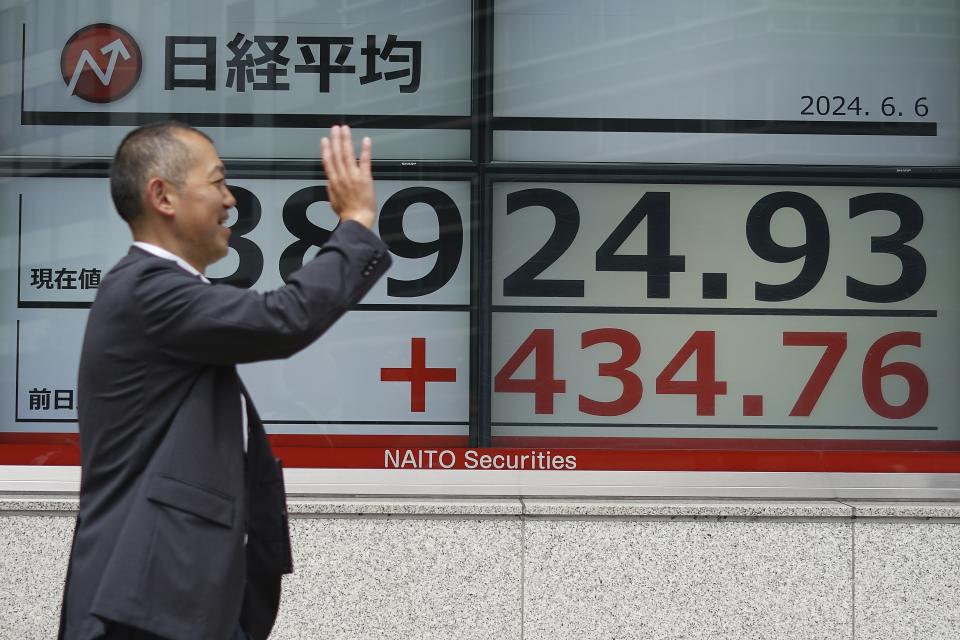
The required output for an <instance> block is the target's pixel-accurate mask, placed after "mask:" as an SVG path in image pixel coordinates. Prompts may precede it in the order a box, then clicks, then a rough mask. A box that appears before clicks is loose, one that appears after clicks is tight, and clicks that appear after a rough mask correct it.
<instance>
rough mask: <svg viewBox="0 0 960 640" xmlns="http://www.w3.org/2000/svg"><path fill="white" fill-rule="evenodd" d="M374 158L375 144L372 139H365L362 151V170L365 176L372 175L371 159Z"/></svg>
mask: <svg viewBox="0 0 960 640" xmlns="http://www.w3.org/2000/svg"><path fill="white" fill-rule="evenodd" d="M372 158H373V142H371V140H370V138H364V139H363V146H362V148H361V149H360V170H361V171H362V172H363V175H365V176H369V175H371V166H370V165H371V159H372Z"/></svg>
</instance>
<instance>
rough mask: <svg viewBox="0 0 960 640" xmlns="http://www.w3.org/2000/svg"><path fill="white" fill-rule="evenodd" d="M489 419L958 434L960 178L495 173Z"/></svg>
mask: <svg viewBox="0 0 960 640" xmlns="http://www.w3.org/2000/svg"><path fill="white" fill-rule="evenodd" d="M493 198H494V210H493V215H494V219H493V256H492V264H493V305H494V306H493V330H492V345H493V354H492V374H493V385H492V388H493V399H492V423H493V435H494V437H497V436H498V435H526V436H553V437H558V436H592V437H606V436H619V437H623V436H630V437H654V438H664V437H667V438H671V437H673V438H690V437H697V438H713V437H723V438H765V439H766V438H807V439H811V438H812V439H853V440H884V439H890V440H960V422H958V420H957V415H958V413H960V401H958V399H957V394H956V391H955V387H956V380H957V379H960V343H958V339H957V335H958V332H960V304H958V302H960V301H958V296H957V284H956V283H957V280H958V276H960V260H958V258H957V252H956V244H957V239H958V238H960V216H958V215H957V212H958V211H960V192H958V191H957V190H955V189H937V188H909V187H896V188H895V187H851V186H795V185H793V186H791V185H764V186H752V185H669V184H666V185H662V184H650V185H645V184H602V185H601V184H558V183H500V184H497V185H495V187H494V189H493Z"/></svg>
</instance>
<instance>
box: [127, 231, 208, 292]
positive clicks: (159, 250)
mask: <svg viewBox="0 0 960 640" xmlns="http://www.w3.org/2000/svg"><path fill="white" fill-rule="evenodd" d="M133 246H135V247H138V248H140V249H143V250H144V251H146V252H147V253H151V254H153V255H155V256H157V257H158V258H163V259H164V260H172V261H173V262H176V263H177V265H178V266H179V267H180V268H181V269H183V270H184V271H186V272H187V273H189V274H190V275H194V276H199V277H200V279H201V280H203V281H204V282H206V283H207V284H210V281H209V280H207V278H206V276H204V275H203V274H202V273H200V272H199V271H197V270H196V269H194V268H193V265H192V264H190V263H189V262H187V261H186V260H184V259H183V258H181V257H180V256H178V255H177V254H175V253H171V252H169V251H167V250H166V249H164V248H163V247H158V246H157V245H155V244H150V243H149V242H143V241H140V240H137V241H136V242H134V243H133Z"/></svg>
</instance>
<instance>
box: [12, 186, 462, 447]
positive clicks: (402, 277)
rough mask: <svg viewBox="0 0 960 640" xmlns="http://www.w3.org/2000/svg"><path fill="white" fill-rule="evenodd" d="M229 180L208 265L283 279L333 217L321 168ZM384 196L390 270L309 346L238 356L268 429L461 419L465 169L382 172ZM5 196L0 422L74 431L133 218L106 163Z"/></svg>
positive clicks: (404, 427) (418, 426)
mask: <svg viewBox="0 0 960 640" xmlns="http://www.w3.org/2000/svg"><path fill="white" fill-rule="evenodd" d="M231 188H232V189H234V191H235V193H238V194H240V195H239V197H238V200H239V201H240V202H239V210H238V211H234V212H233V214H232V217H231V220H230V221H229V224H230V225H231V226H232V228H233V233H232V234H231V247H232V248H231V251H230V254H229V255H228V256H227V257H226V258H225V259H224V260H222V261H221V262H220V263H217V264H216V265H214V266H213V267H211V268H210V269H209V270H208V272H207V275H208V276H210V277H211V278H224V277H228V276H231V274H234V275H235V274H237V273H240V274H244V277H245V278H246V279H247V281H246V282H244V283H243V284H245V285H248V284H250V283H251V282H252V283H253V287H254V288H255V289H257V290H268V289H272V288H275V287H277V286H280V285H281V284H282V282H283V280H282V277H281V271H282V270H284V269H295V268H296V265H297V264H302V262H303V260H305V259H310V257H312V255H313V254H314V253H315V252H316V250H317V249H316V247H315V246H313V245H312V244H310V243H311V242H317V243H319V242H321V241H322V236H323V235H324V234H325V233H326V230H329V229H332V228H333V226H334V225H335V224H336V217H335V215H334V214H333V212H332V210H331V209H330V207H329V204H327V203H326V202H325V201H324V200H323V197H322V184H320V183H316V182H307V181H298V180H234V181H231ZM377 196H378V205H379V207H380V218H379V223H378V231H379V232H380V234H381V236H383V237H384V238H385V240H386V241H387V242H388V245H389V246H390V247H391V252H392V253H393V258H394V265H393V266H392V267H391V269H390V271H389V272H388V273H387V274H386V276H384V278H382V279H381V280H380V281H379V282H378V283H377V284H376V285H375V286H374V288H373V289H372V290H371V292H370V293H369V294H368V295H367V296H366V297H365V298H364V299H363V301H362V302H361V304H360V305H359V306H358V307H357V309H356V310H354V311H351V312H349V313H348V314H347V315H346V316H345V317H344V318H342V319H341V320H340V321H338V323H337V324H336V325H334V327H333V328H332V329H331V330H330V331H329V332H328V333H327V334H325V335H324V336H323V337H322V338H321V339H320V340H319V341H318V342H317V343H315V344H314V345H312V346H311V347H309V348H307V349H306V350H304V351H303V352H301V353H299V354H297V355H296V356H294V357H293V358H290V359H288V360H284V361H277V362H266V363H258V364H251V365H244V366H242V367H240V370H241V375H242V376H243V377H244V380H245V382H246V384H247V387H248V388H249V389H250V392H251V394H252V395H253V397H254V398H255V401H256V403H257V407H258V410H259V412H260V414H261V417H262V418H263V419H264V421H265V423H266V425H267V429H268V432H270V433H290V434H307V435H310V434H419V435H461V436H465V435H466V433H467V429H468V422H469V408H468V396H469V372H470V364H469V363H470V355H469V343H470V311H469V304H470V266H469V265H470V243H471V239H470V229H471V225H470V217H469V198H470V185H469V184H468V183H464V182H439V181H438V182H417V183H408V182H391V181H381V182H378V184H377ZM0 206H2V214H3V215H2V218H0V223H2V227H0V243H2V246H3V248H4V251H3V256H2V258H0V260H2V264H3V266H2V273H3V283H2V291H3V300H2V307H0V309H2V311H0V313H2V316H0V318H2V319H0V333H2V347H0V358H2V363H0V376H2V378H0V385H2V388H3V389H4V391H3V393H2V396H0V416H3V418H2V420H0V431H3V432H8V433H16V432H24V433H28V432H74V431H76V411H75V407H76V395H75V394H76V390H75V386H76V371H77V365H78V362H79V352H80V345H81V343H82V338H83V329H84V326H85V323H86V316H87V309H88V308H89V304H90V302H91V301H92V300H93V298H94V296H95V295H96V290H97V286H96V285H97V284H98V280H97V279H98V278H102V277H106V274H107V272H108V271H109V269H110V267H111V266H112V265H113V264H114V263H115V262H116V261H117V260H118V259H119V258H120V257H121V256H122V255H123V254H124V253H126V251H127V249H128V247H129V243H130V241H131V240H130V236H129V231H128V230H127V228H126V225H125V224H124V223H123V221H122V220H121V219H120V218H119V216H117V215H116V213H115V212H114V211H113V207H112V205H111V204H110V196H109V186H108V182H107V180H105V179H76V178H70V179H57V178H34V179H19V180H16V181H9V182H7V183H5V184H3V185H2V187H0ZM256 210H259V212H260V213H259V216H258V215H257V214H256V213H255V211H256ZM411 255H419V256H421V257H404V256H411ZM217 286H227V285H222V284H221V285H217ZM371 397H375V398H376V401H375V402H371Z"/></svg>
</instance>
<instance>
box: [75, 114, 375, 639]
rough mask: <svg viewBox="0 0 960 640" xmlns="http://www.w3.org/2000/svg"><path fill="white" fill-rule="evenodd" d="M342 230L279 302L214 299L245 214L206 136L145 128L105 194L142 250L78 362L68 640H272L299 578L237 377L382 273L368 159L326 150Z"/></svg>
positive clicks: (95, 311) (306, 336) (258, 433)
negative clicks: (291, 579)
mask: <svg viewBox="0 0 960 640" xmlns="http://www.w3.org/2000/svg"><path fill="white" fill-rule="evenodd" d="M321 147H322V154H323V166H324V171H325V173H326V176H327V180H328V187H327V188H328V194H329V197H330V203H331V205H332V207H333V209H334V211H336V212H337V214H338V215H339V217H340V224H339V225H338V227H337V229H336V230H335V231H334V232H333V234H332V235H331V236H330V239H329V241H328V242H327V243H326V244H325V245H324V246H323V247H321V249H320V252H319V254H318V255H317V257H316V258H314V259H313V260H312V261H310V262H308V263H307V264H306V265H304V266H303V268H301V269H300V270H299V271H297V272H296V273H294V274H293V276H292V277H291V278H290V281H289V282H288V283H287V284H286V285H285V286H283V287H281V288H279V289H277V290H275V291H271V292H268V293H257V292H254V291H249V290H243V289H239V288H236V287H231V286H226V285H221V286H211V285H210V284H209V281H207V280H206V278H204V277H203V272H204V270H205V269H206V268H207V267H208V266H209V265H210V264H211V263H213V262H215V261H217V260H219V259H220V258H222V257H223V256H225V255H226V254H227V241H228V238H229V235H230V230H229V229H227V228H226V227H224V226H223V223H224V222H225V221H226V220H227V211H228V210H229V209H230V208H231V207H233V206H234V205H235V204H236V201H235V200H234V197H233V195H231V193H230V191H229V189H228V188H227V185H226V182H225V169H224V166H223V163H222V162H221V161H220V158H219V157H218V155H217V152H216V149H214V147H213V144H212V143H211V141H210V140H209V138H207V137H206V136H205V135H204V134H202V133H200V132H199V131H197V130H195V129H192V128H189V127H187V126H185V125H182V124H178V123H169V122H168V123H161V124H156V125H148V126H146V127H142V128H140V129H137V130H135V131H133V132H131V133H130V134H129V135H128V136H127V137H126V138H125V139H124V141H123V142H122V143H121V145H120V147H119V148H118V150H117V154H116V156H115V158H114V163H113V166H112V169H111V172H110V190H111V195H112V196H113V200H114V204H115V205H116V208H117V211H118V212H119V213H120V215H121V217H122V218H124V220H125V221H126V222H127V224H128V225H129V226H130V229H131V231H132V233H133V238H134V241H135V242H134V246H133V247H132V248H131V249H130V252H129V254H127V256H126V257H124V258H123V259H122V260H120V262H119V263H117V265H116V266H114V267H113V269H111V271H110V272H109V273H108V274H107V276H106V277H105V278H104V279H103V282H102V284H101V286H100V289H99V291H98V294H97V298H96V300H95V302H94V303H93V306H92V307H91V309H90V315H89V318H88V320H87V329H86V335H85V337H84V342H83V350H82V355H81V359H80V371H79V385H78V394H79V398H80V402H79V423H80V453H81V468H82V470H81V480H80V513H79V517H78V519H77V528H76V532H75V534H74V542H73V547H72V550H71V555H70V565H69V568H68V573H67V580H66V586H65V590H64V605H63V612H62V615H61V628H60V637H61V638H66V639H69V640H91V639H93V638H107V639H110V640H117V639H120V638H124V639H126V638H138V639H141V638H151V639H155V638H164V639H169V640H196V639H210V640H228V639H244V640H245V639H246V638H254V639H256V640H261V639H262V638H266V637H267V636H268V635H269V633H270V630H271V628H272V627H273V623H274V620H275V618H276V614H277V609H278V606H279V599H280V577H281V575H282V574H284V573H289V572H290V571H291V570H292V566H291V559H290V541H289V532H288V528H287V513H286V508H285V495H284V488H283V477H282V473H281V469H280V466H279V462H278V461H276V460H275V459H274V457H273V455H272V453H271V449H270V443H269V442H268V441H267V438H266V435H265V433H264V430H263V426H262V424H261V422H260V419H259V418H258V416H257V412H256V409H255V408H254V406H253V403H252V402H251V400H250V397H249V396H248V395H247V392H246V390H245V389H244V387H243V384H242V382H241V381H240V378H239V377H238V376H237V371H236V366H235V365H237V364H238V363H243V362H255V361H258V360H268V359H273V358H285V357H287V356H290V355H292V354H294V353H296V352H297V351H299V350H301V349H303V348H304V347H306V346H308V345H309V344H311V343H312V342H313V341H314V340H316V339H317V338H318V337H319V336H320V335H321V334H322V333H323V332H324V331H325V330H326V329H327V328H328V327H330V325H331V324H332V323H333V322H334V321H335V320H336V319H337V318H339V317H340V316H341V315H342V314H343V313H344V312H346V311H347V309H349V308H350V306H351V305H353V304H355V303H356V302H357V301H358V300H359V299H360V298H361V297H362V296H363V295H364V294H365V293H366V292H367V291H368V290H369V289H370V287H371V286H372V285H373V284H374V283H375V282H376V280H377V279H378V278H379V277H380V276H381V275H382V274H383V272H384V271H386V269H387V267H388V265H389V263H390V258H389V255H388V253H387V249H386V246H385V245H384V244H383V242H381V241H380V240H379V239H378V238H377V237H376V236H375V235H374V234H373V233H372V232H371V231H370V229H371V227H372V226H373V224H374V221H375V218H376V202H375V198H374V191H373V181H372V177H371V169H370V158H371V150H370V141H369V139H364V141H363V149H362V152H361V155H360V159H359V161H357V159H356V158H355V156H354V151H353V142H352V140H351V136H350V132H349V129H347V128H346V127H334V128H333V129H332V130H331V136H330V139H329V140H328V139H327V138H324V139H323V140H322V141H321Z"/></svg>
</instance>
